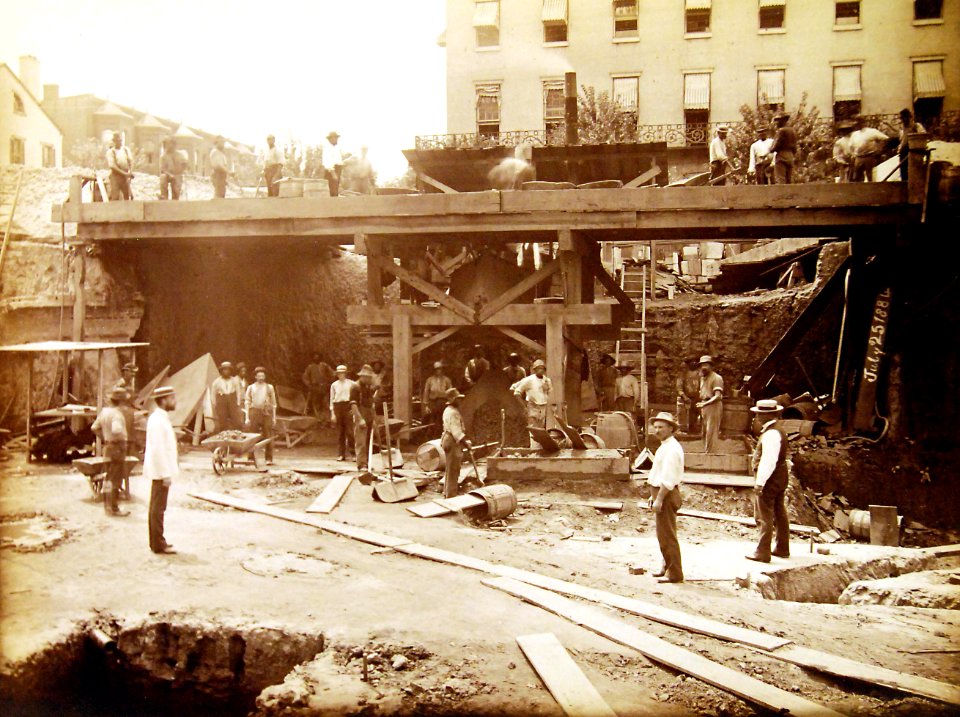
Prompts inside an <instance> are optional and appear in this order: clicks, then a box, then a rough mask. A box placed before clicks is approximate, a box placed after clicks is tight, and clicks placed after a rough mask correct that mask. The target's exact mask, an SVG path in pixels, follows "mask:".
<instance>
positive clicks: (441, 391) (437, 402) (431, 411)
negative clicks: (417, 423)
mask: <svg viewBox="0 0 960 717" xmlns="http://www.w3.org/2000/svg"><path fill="white" fill-rule="evenodd" d="M452 387H453V381H451V380H450V377H449V376H447V375H446V374H445V373H444V372H443V362H442V361H436V362H435V363H434V364H433V373H432V374H431V375H429V376H427V378H426V380H425V381H424V382H423V395H422V396H421V398H420V411H421V413H422V417H423V422H424V423H441V421H442V419H443V407H444V406H445V405H446V403H447V391H449V390H450V388H452Z"/></svg>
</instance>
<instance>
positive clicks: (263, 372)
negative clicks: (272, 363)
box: [243, 366, 277, 466]
mask: <svg viewBox="0 0 960 717" xmlns="http://www.w3.org/2000/svg"><path fill="white" fill-rule="evenodd" d="M253 378H254V381H253V383H251V384H250V385H249V386H247V391H246V393H245V394H244V398H243V407H244V410H245V411H246V413H247V429H248V430H250V431H252V432H254V433H259V434H260V435H261V436H263V437H264V438H269V439H271V440H270V442H269V443H268V444H267V445H266V447H265V448H264V457H265V458H266V459H267V465H268V466H269V465H273V440H272V439H273V427H274V426H275V425H276V423H277V391H276V389H275V388H274V387H273V385H272V384H269V383H267V369H265V368H264V367H263V366H257V367H256V368H255V369H253Z"/></svg>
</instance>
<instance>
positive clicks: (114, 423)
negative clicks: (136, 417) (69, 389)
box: [92, 386, 133, 516]
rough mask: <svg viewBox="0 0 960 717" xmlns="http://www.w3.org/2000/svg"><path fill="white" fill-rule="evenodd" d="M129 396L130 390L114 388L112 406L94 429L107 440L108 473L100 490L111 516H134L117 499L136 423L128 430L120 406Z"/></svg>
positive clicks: (111, 392) (105, 452) (106, 409)
mask: <svg viewBox="0 0 960 717" xmlns="http://www.w3.org/2000/svg"><path fill="white" fill-rule="evenodd" d="M129 396H130V394H129V393H127V389H125V388H123V387H121V386H114V387H113V389H112V390H111V391H110V397H109V401H110V405H109V406H104V408H103V410H102V411H100V415H99V416H97V420H96V421H94V422H93V426H92V430H93V432H94V433H95V434H96V435H97V436H99V437H100V439H101V440H102V441H103V457H104V459H105V460H106V465H107V475H106V477H105V478H104V480H103V486H102V488H101V489H100V492H101V494H102V495H103V509H104V511H105V512H106V513H107V515H119V516H124V515H130V513H128V512H127V511H125V510H120V505H119V503H118V502H117V500H118V494H119V492H120V486H121V485H122V484H123V481H124V478H126V460H127V436H128V435H129V432H130V431H132V430H133V426H130V427H129V430H128V427H127V421H126V419H125V418H124V415H123V413H122V412H121V410H120V408H119V406H120V404H121V403H125V402H126V401H127V399H128V397H129Z"/></svg>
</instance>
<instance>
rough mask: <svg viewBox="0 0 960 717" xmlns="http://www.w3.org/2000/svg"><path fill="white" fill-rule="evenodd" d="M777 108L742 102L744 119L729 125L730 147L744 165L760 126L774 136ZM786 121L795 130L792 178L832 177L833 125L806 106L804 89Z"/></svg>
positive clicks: (741, 109)
mask: <svg viewBox="0 0 960 717" xmlns="http://www.w3.org/2000/svg"><path fill="white" fill-rule="evenodd" d="M779 112H780V110H774V109H771V108H770V106H768V105H760V106H758V107H757V108H756V109H754V108H752V107H750V106H749V105H741V107H740V116H741V117H742V118H743V121H742V122H740V123H738V124H735V125H733V127H731V131H730V134H731V135H732V138H733V142H732V143H731V144H732V145H733V151H732V152H731V154H734V155H735V156H736V157H737V159H739V161H740V166H741V167H743V168H744V169H746V167H748V166H749V164H750V145H751V144H753V142H754V141H755V140H756V139H757V137H758V132H759V130H760V128H761V127H766V128H768V129H771V135H770V136H771V137H773V136H775V130H774V123H773V118H774V116H775V115H777V114H778V113H779ZM787 124H788V125H789V126H791V127H793V129H794V131H796V133H797V155H796V160H795V163H794V166H793V181H794V182H795V183H798V184H799V183H802V182H823V181H832V180H833V168H832V167H831V166H830V162H829V160H830V159H831V157H832V156H833V141H834V134H833V128H832V126H831V124H830V122H828V121H824V120H823V119H821V118H820V111H819V110H818V109H817V108H816V107H811V108H809V109H808V108H807V93H806V92H804V93H803V97H802V98H801V100H800V104H798V105H797V107H796V109H794V110H793V111H792V112H790V119H789V120H788V121H787Z"/></svg>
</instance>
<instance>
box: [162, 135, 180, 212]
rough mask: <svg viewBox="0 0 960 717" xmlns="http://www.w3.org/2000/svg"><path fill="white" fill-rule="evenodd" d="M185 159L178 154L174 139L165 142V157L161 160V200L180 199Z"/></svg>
mask: <svg viewBox="0 0 960 717" xmlns="http://www.w3.org/2000/svg"><path fill="white" fill-rule="evenodd" d="M183 164H184V163H183V157H182V156H181V155H180V153H179V152H177V142H176V140H175V139H174V138H173V137H167V138H166V139H164V140H163V156H162V157H161V158H160V198H161V199H174V200H177V199H180V192H181V190H182V189H183V170H184V166H183Z"/></svg>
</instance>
